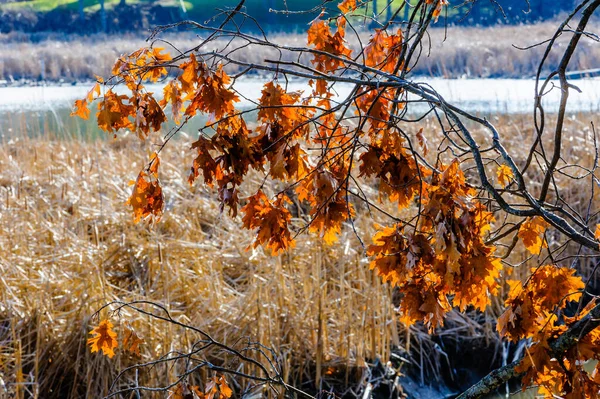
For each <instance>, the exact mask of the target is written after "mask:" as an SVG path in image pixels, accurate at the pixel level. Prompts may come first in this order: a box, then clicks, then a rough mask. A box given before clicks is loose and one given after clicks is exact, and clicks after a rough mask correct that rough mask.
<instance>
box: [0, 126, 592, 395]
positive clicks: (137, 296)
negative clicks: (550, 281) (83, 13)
mask: <svg viewBox="0 0 600 399" xmlns="http://www.w3.org/2000/svg"><path fill="white" fill-rule="evenodd" d="M595 118H596V119H595ZM590 120H595V122H596V124H597V123H598V121H597V117H596V116H589V115H576V116H573V117H571V118H569V120H568V126H567V130H566V132H567V134H566V135H567V136H568V137H569V139H568V140H569V145H568V146H567V147H566V151H565V154H564V161H565V162H569V163H575V164H579V165H589V164H590V162H592V161H593V157H594V153H593V140H592V138H591V130H590V128H589V121H590ZM525 121H526V119H524V118H523V117H522V116H518V115H513V116H502V117H499V118H498V119H496V120H494V121H493V122H494V123H495V124H496V125H497V126H498V127H499V131H500V134H501V136H502V137H503V138H505V139H506V142H507V147H508V149H509V151H513V153H514V154H517V156H516V161H517V162H518V163H519V162H523V159H521V158H519V156H520V155H518V154H519V153H518V152H514V151H515V149H517V148H525V147H526V146H528V145H529V144H530V143H531V140H532V138H533V131H532V128H531V126H529V125H528V124H527V123H526V122H525ZM425 131H433V130H432V129H427V128H426V130H425ZM477 134H478V135H479V134H480V133H477ZM436 140H439V137H438V138H437V139H436V137H431V140H430V145H431V147H432V148H433V147H435V146H436V145H437V143H436ZM152 142H156V140H150V143H146V144H141V143H139V142H138V140H137V139H136V138H133V137H131V136H127V137H121V138H119V139H117V140H115V141H102V140H98V141H92V142H89V141H87V142H84V141H80V140H76V139H74V140H70V141H64V140H50V139H44V138H36V139H27V138H24V139H16V138H13V139H11V140H10V141H6V142H4V143H2V146H0V378H1V381H0V397H2V395H5V396H9V397H17V398H23V397H44V398H54V397H56V398H69V397H99V396H101V395H103V394H105V393H106V392H107V390H108V388H109V386H110V384H111V382H112V381H113V380H114V379H115V377H116V374H117V371H118V370H122V369H123V368H124V367H126V366H129V365H131V364H133V363H135V362H138V361H148V360H151V359H156V358H158V357H159V356H162V355H164V354H165V353H167V352H169V351H172V350H184V351H185V350H189V348H190V345H191V342H192V341H193V337H191V336H190V335H189V334H186V333H184V332H183V331H181V330H179V329H177V328H175V327H173V326H169V325H167V324H161V323H157V322H154V321H152V320H150V319H148V318H146V317H141V316H140V315H138V314H133V313H132V312H130V311H123V312H121V313H120V314H119V315H112V316H111V320H112V321H113V322H114V323H115V325H116V329H117V330H118V331H119V332H121V333H122V331H123V328H124V327H125V326H126V325H127V324H128V323H129V324H130V325H131V326H133V327H134V328H135V330H136V331H137V332H138V333H139V335H140V336H141V337H142V338H143V339H144V341H145V344H144V345H143V346H142V357H141V359H140V358H136V357H132V356H130V355H128V354H123V353H122V352H121V351H120V349H119V351H118V354H117V356H116V357H115V358H114V359H107V358H105V357H103V356H101V355H98V354H91V353H90V351H89V348H88V347H87V345H86V339H87V337H88V336H89V335H88V333H89V331H90V330H91V327H92V326H93V325H95V324H96V323H97V320H91V319H90V317H91V315H92V314H93V313H94V312H95V311H96V310H98V309H99V308H100V307H101V306H102V305H104V304H106V303H108V302H110V301H112V300H124V301H129V300H148V301H153V302H157V303H160V304H163V305H165V306H166V307H167V308H168V309H169V311H170V312H171V314H172V315H173V317H174V318H175V319H177V320H179V321H182V322H184V323H189V324H191V325H193V326H195V327H199V328H202V329H204V330H206V331H207V332H209V333H210V334H211V335H212V336H213V337H214V338H216V339H218V340H221V341H223V342H225V343H228V344H234V345H236V344H237V343H239V342H243V340H244V339H250V340H252V341H257V342H260V343H262V344H264V345H266V346H269V347H272V348H273V349H274V350H275V351H276V353H277V355H278V357H279V358H278V360H279V361H280V363H281V364H282V365H283V374H284V376H285V378H286V379H287V381H288V382H290V383H293V384H296V385H298V386H304V387H308V386H311V385H314V384H315V380H316V379H317V377H318V376H322V377H323V378H324V383H323V385H322V387H324V388H325V389H326V388H327V387H328V385H327V383H328V382H330V383H333V382H335V381H334V380H337V382H340V381H341V382H342V384H345V385H346V386H356V385H357V384H360V383H361V382H364V378H366V377H367V373H366V371H365V370H366V369H365V368H364V366H365V365H366V362H367V361H370V360H372V359H374V358H381V359H385V360H387V359H389V358H390V350H391V348H401V351H406V352H405V353H407V355H406V356H407V357H409V358H410V359H411V361H412V365H413V368H414V369H416V370H417V373H418V374H420V377H421V379H425V378H426V376H427V375H428V374H429V375H437V376H440V370H443V369H446V370H447V369H448V368H449V366H450V362H452V367H453V368H455V370H456V368H458V370H459V373H458V374H457V375H456V376H454V377H452V378H458V377H460V378H462V377H461V375H462V376H464V375H465V372H464V371H460V370H464V368H466V369H468V368H469V367H471V365H470V364H467V365H465V364H463V363H461V362H462V359H463V357H465V359H467V355H466V353H467V352H468V350H467V349H464V348H468V347H470V346H472V347H473V348H480V347H487V348H496V350H497V352H498V357H496V358H495V359H493V360H490V361H493V362H496V363H495V364H498V362H499V361H500V352H501V350H502V346H501V342H500V341H499V340H498V339H497V336H496V334H495V327H494V320H495V318H496V317H497V316H498V315H499V313H500V312H501V310H502V300H501V299H500V298H494V300H493V303H492V306H491V307H490V310H489V311H488V312H486V313H485V314H483V315H482V314H476V313H468V314H466V315H459V314H457V313H452V314H450V316H449V318H448V320H447V328H446V329H445V330H439V331H438V336H437V338H434V339H432V338H431V337H429V336H428V335H427V334H426V331H425V330H423V329H422V328H421V327H419V326H415V327H414V328H411V329H410V332H408V331H407V330H406V329H405V328H404V327H403V326H401V325H399V324H398V321H397V314H396V312H395V310H394V305H393V303H394V302H395V298H393V290H392V289H391V288H390V287H389V286H388V285H385V284H382V283H381V281H380V279H379V278H378V277H377V276H376V275H375V273H374V272H372V271H370V270H368V267H367V260H366V258H365V257H364V254H363V250H362V248H361V246H360V244H359V242H358V241H357V239H356V237H355V235H354V233H353V231H352V229H351V228H346V229H344V231H343V233H342V235H341V236H340V240H339V242H338V244H336V245H333V246H330V247H327V246H325V245H324V244H322V243H321V241H320V239H319V238H318V237H315V236H309V235H301V236H299V237H298V239H297V246H296V248H295V249H293V250H292V251H290V253H288V254H284V255H281V256H278V257H272V256H270V255H269V254H265V253H264V252H263V251H262V250H261V249H257V250H249V251H247V250H246V248H247V247H248V246H249V245H250V244H251V234H250V233H249V232H247V231H244V230H241V229H240V221H239V220H232V219H231V218H230V217H228V216H227V215H223V214H221V213H220V211H219V206H218V203H217V200H216V195H215V193H214V192H212V191H210V190H209V189H207V188H205V187H202V186H201V185H195V186H193V187H190V186H189V185H188V184H187V181H186V179H187V176H186V173H187V170H188V165H190V164H191V159H192V158H191V154H190V152H189V151H188V150H187V148H189V146H188V145H187V143H185V139H182V140H181V141H179V142H174V143H171V144H170V146H169V147H168V148H167V151H165V152H164V153H163V155H162V157H161V159H162V161H161V165H162V166H161V178H162V183H163V187H164V189H165V191H166V192H165V195H166V199H167V204H166V212H165V215H164V217H163V219H162V220H161V221H160V222H159V223H157V224H156V225H155V226H149V225H147V224H144V223H141V224H134V223H133V221H132V217H131V213H130V211H129V209H128V208H127V206H126V205H125V202H126V200H127V197H128V195H129V192H130V187H129V185H128V181H129V180H130V179H135V177H136V175H137V172H138V171H139V170H140V169H141V167H142V166H143V163H144V162H146V161H147V159H148V157H147V152H148V151H149V150H151V149H152V148H154V147H153V145H152V144H151V143H152ZM545 145H546V146H547V148H550V147H548V146H550V145H551V142H548V143H545ZM522 155H523V156H524V153H522ZM489 167H490V170H494V168H495V165H494V164H493V163H491V164H490V166H489ZM575 172H576V171H575ZM467 173H471V172H467ZM538 180H539V179H538ZM535 181H536V179H535V178H533V177H532V186H531V187H533V190H534V191H535V187H536V184H538V183H536V182H535ZM256 184H260V181H258V179H257V181H256V182H250V185H256ZM557 184H558V185H560V186H561V187H564V189H565V190H567V189H568V192H567V193H566V195H567V196H568V198H570V199H571V200H572V201H570V204H571V205H572V206H573V207H574V209H576V210H578V211H583V210H585V208H586V207H587V200H588V199H589V195H590V192H591V191H590V190H591V187H590V185H589V180H587V179H581V180H576V181H575V182H573V181H570V180H568V179H566V177H564V176H563V177H561V178H560V179H559V180H558V181H557ZM266 189H267V190H269V189H270V188H269V187H267V188H266ZM363 189H364V190H366V191H367V193H368V194H369V195H373V196H375V195H376V194H375V192H372V191H369V187H368V186H364V187H363ZM594 201H595V202H594V203H596V202H597V201H598V196H597V195H595V196H594ZM389 210H390V211H393V208H392V207H390V208H389ZM357 215H358V216H357V218H356V221H355V226H356V228H357V230H358V231H359V233H361V235H362V236H363V237H369V236H370V234H372V232H373V229H374V226H373V223H374V222H384V221H385V219H380V218H379V216H377V215H376V214H375V213H373V214H370V213H369V212H367V210H366V209H365V208H364V207H362V208H361V207H359V208H358V209H357ZM509 221H510V220H509ZM296 222H297V225H298V226H300V225H302V223H301V222H300V220H296ZM548 238H549V239H550V240H552V239H553V237H552V236H549V237H548ZM508 244H510V243H504V244H502V243H499V244H498V251H499V253H500V254H503V253H504V251H505V249H506V248H507V246H508ZM571 249H572V248H571ZM571 249H568V250H565V251H564V252H563V253H562V255H561V256H567V255H568V254H569V251H571ZM575 250H576V249H575ZM571 252H573V251H571ZM528 259H529V260H530V262H533V263H528V264H527V265H523V262H525V261H526V260H528ZM506 260H507V261H508V262H509V263H510V264H512V265H514V266H515V268H514V272H513V274H512V276H510V278H520V277H521V278H523V277H525V276H526V275H527V270H528V269H529V267H530V266H531V265H533V264H536V263H537V262H538V261H539V262H543V261H544V259H543V256H542V258H540V259H539V260H538V259H536V258H533V259H532V258H531V256H530V255H529V254H528V253H527V252H526V251H525V250H524V249H523V248H522V246H521V244H518V245H517V247H516V249H515V250H514V251H513V252H512V253H511V255H510V257H509V258H507V259H506ZM569 262H570V260H569V259H567V260H566V261H565V262H563V263H562V264H563V265H565V266H566V265H567V264H569ZM586 262H587V260H586ZM593 263H594V262H593V259H591V258H590V260H589V264H586V263H585V262H583V263H582V264H580V265H579V267H580V268H581V269H582V272H583V274H584V276H586V277H587V276H589V274H590V272H591V270H592V268H593ZM586 273H587V274H586ZM101 317H102V318H104V317H108V314H107V312H103V313H102V314H101ZM121 337H122V336H121ZM465 341H469V342H472V343H473V344H472V345H470V346H463V347H461V345H463V344H464V342H465ZM120 343H121V342H120ZM438 343H442V346H441V347H440V346H439V345H438ZM453 345H455V346H454V347H453ZM454 350H455V351H456V353H453V352H452V351H454ZM474 350H475V349H474ZM206 356H207V358H208V359H211V360H212V361H215V362H219V361H221V362H222V361H226V357H225V356H223V354H222V353H218V352H214V351H212V352H209V353H207V354H206ZM469 356H472V359H475V360H476V361H477V362H484V360H482V359H483V358H485V356H483V355H482V353H481V351H479V352H475V353H473V354H471V355H469ZM448 357H449V360H448ZM508 360H509V361H510V359H508ZM447 366H448V367H447ZM461 367H462V368H461ZM481 367H486V364H483V365H482V366H481ZM340 370H341V371H342V372H341V374H340V373H339V371H340ZM180 371H181V370H180V369H178V368H177V367H174V368H167V367H163V368H161V367H156V368H153V369H150V370H147V371H146V372H143V373H140V374H139V375H138V376H135V375H126V376H125V379H124V382H127V381H129V382H131V380H132V379H134V378H138V381H139V382H140V384H145V385H167V384H169V383H171V382H173V381H174V380H175V379H176V378H177V374H178V372H180ZM461 373H462V374H461ZM440 378H441V377H440ZM328 379H329V380H328ZM431 381H433V380H430V382H431ZM303 384H304V385H303ZM433 384H434V385H435V384H437V381H435V382H433ZM163 396H164V395H163Z"/></svg>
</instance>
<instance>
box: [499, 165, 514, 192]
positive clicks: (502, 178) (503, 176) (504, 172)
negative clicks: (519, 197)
mask: <svg viewBox="0 0 600 399" xmlns="http://www.w3.org/2000/svg"><path fill="white" fill-rule="evenodd" d="M496 175H497V176H498V183H500V184H501V185H502V186H503V187H505V186H507V185H508V184H509V183H510V181H511V180H512V179H514V178H515V174H514V173H513V171H512V169H511V168H510V167H508V166H507V165H500V166H498V169H497V170H496Z"/></svg>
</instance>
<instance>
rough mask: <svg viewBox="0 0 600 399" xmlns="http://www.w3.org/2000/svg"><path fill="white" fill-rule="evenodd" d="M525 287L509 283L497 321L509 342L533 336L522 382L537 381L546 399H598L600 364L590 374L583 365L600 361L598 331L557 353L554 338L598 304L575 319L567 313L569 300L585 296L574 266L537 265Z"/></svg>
mask: <svg viewBox="0 0 600 399" xmlns="http://www.w3.org/2000/svg"><path fill="white" fill-rule="evenodd" d="M531 272H532V274H531V276H530V278H529V279H528V281H527V282H526V284H525V285H524V286H523V285H522V284H521V282H520V281H513V280H510V281H508V284H509V287H510V292H509V295H508V298H507V299H506V303H505V305H506V307H507V309H506V310H505V312H504V313H503V314H502V316H500V318H499V319H498V325H497V328H498V331H499V332H500V334H501V335H502V336H505V337H506V338H508V339H509V340H511V341H515V342H516V341H519V340H521V339H524V338H529V339H531V340H532V342H533V344H532V345H531V346H530V347H529V348H528V349H527V354H526V356H525V357H524V359H523V360H522V361H521V364H520V365H519V366H518V367H517V371H518V372H522V373H525V376H524V377H523V386H524V387H527V386H530V385H532V384H535V385H538V390H539V393H540V394H541V395H544V397H546V398H555V397H563V398H571V399H572V398H584V397H585V398H597V397H599V395H598V392H599V390H600V376H599V375H598V373H599V372H600V368H598V367H596V369H595V370H594V371H593V372H592V373H588V372H587V371H586V370H585V369H584V367H583V365H584V364H585V362H587V361H589V360H600V332H599V331H598V330H594V331H592V332H591V333H590V334H588V335H586V336H584V337H581V338H580V339H579V340H578V342H577V344H576V345H575V346H573V347H572V348H570V349H569V350H567V351H566V352H565V353H553V352H552V350H551V347H550V342H552V340H554V339H556V338H558V337H559V336H560V335H561V334H563V333H564V332H565V331H567V330H568V329H569V327H570V326H572V325H573V324H575V323H576V322H577V321H579V320H581V318H583V317H585V316H586V315H587V314H588V313H589V312H590V311H591V310H592V308H593V307H594V306H596V305H597V304H596V303H595V302H594V301H592V302H590V303H589V304H588V306H586V307H585V308H584V309H582V310H581V311H580V312H579V313H577V314H576V315H575V316H573V317H568V316H567V315H566V314H565V308H566V306H567V304H568V303H569V302H571V301H577V300H579V299H580V298H581V291H582V289H583V288H584V286H585V285H584V283H583V281H582V280H581V278H580V277H578V276H575V275H574V274H575V270H573V269H569V268H561V267H558V266H555V265H546V266H542V267H539V268H533V269H532V270H531Z"/></svg>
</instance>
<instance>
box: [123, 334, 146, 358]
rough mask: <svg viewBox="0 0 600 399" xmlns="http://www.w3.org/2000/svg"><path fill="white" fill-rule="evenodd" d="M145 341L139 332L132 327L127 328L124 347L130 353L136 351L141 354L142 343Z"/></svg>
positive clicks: (135, 352)
mask: <svg viewBox="0 0 600 399" xmlns="http://www.w3.org/2000/svg"><path fill="white" fill-rule="evenodd" d="M143 342H144V340H143V339H141V338H140V337H139V336H138V335H137V333H136V332H135V331H134V330H133V329H131V328H126V329H125V338H123V348H125V349H126V350H128V351H129V352H130V353H134V354H136V355H138V356H140V344H142V343H143Z"/></svg>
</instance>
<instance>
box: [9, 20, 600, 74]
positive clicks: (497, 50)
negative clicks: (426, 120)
mask: <svg viewBox="0 0 600 399" xmlns="http://www.w3.org/2000/svg"><path fill="white" fill-rule="evenodd" d="M556 26H557V23H556V22H544V23H539V24H535V25H519V26H494V27H487V28H483V27H449V28H448V30H447V31H446V30H445V29H443V28H435V29H432V30H431V32H430V35H431V36H430V40H431V42H430V43H431V45H430V48H429V49H424V51H423V54H422V55H421V57H420V60H419V64H418V65H417V66H416V67H415V68H414V69H413V72H414V73H415V74H416V75H433V76H444V77H500V76H502V77H513V78H525V77H531V76H533V75H534V74H535V71H536V68H537V64H538V62H539V61H540V59H541V55H542V53H543V50H544V48H543V46H539V47H535V48H533V49H530V50H527V51H523V50H519V49H517V48H515V47H513V45H515V46H521V47H525V46H529V45H533V44H536V43H538V42H541V41H543V40H546V39H547V38H549V37H550V36H551V35H552V33H553V32H554V30H555V28H556ZM365 35H366V34H365ZM567 36H568V35H565V38H564V40H567V38H566V37H567ZM474 38H476V40H474ZM165 39H166V40H168V41H169V42H170V43H172V44H174V45H175V46H176V47H177V48H179V49H186V48H192V47H194V46H195V45H197V43H198V39H197V38H196V37H195V36H194V35H192V34H190V33H189V32H187V33H186V32H182V33H179V34H174V33H170V34H168V35H167V36H166V37H165ZM348 40H349V42H350V46H351V47H354V48H355V49H356V47H357V43H356V41H355V40H353V39H352V37H351V36H349V37H348ZM362 40H363V42H365V43H366V41H365V40H366V37H363V38H362ZM562 40H563V39H560V40H559V41H562ZM274 41H275V42H277V43H282V44H287V45H291V46H304V45H306V38H305V36H303V35H300V34H280V35H279V36H276V37H275V38H274ZM592 43H593V42H592V41H591V40H590V39H587V38H584V39H582V43H581V45H580V48H579V49H578V50H577V52H576V53H575V55H574V57H573V59H572V61H571V67H572V69H573V70H581V69H590V68H598V67H600V48H599V47H598V46H593V45H592ZM219 44H221V45H222V44H223V42H220V43H219V42H217V43H215V45H219ZM144 45H147V43H145V41H144V38H143V37H141V36H139V35H133V34H130V35H119V36H107V35H94V36H86V37H82V36H65V35H56V34H48V35H47V37H46V36H44V35H43V34H37V35H31V36H30V35H24V34H18V33H13V34H5V35H2V34H0V79H5V80H8V81H13V80H14V81H18V80H20V79H26V80H51V81H59V80H61V79H62V80H64V81H66V82H72V81H77V80H89V79H94V77H95V76H96V75H100V76H108V75H109V72H110V69H111V67H112V65H113V63H114V61H115V59H116V58H117V57H118V56H119V55H120V54H124V53H128V52H131V51H133V50H135V49H137V48H140V47H142V46H144ZM158 45H161V44H158ZM557 48H559V49H560V47H557ZM205 50H210V49H205ZM269 51H271V52H272V53H269ZM236 55H237V57H239V58H240V59H242V60H245V61H247V62H251V63H261V62H262V61H263V60H264V59H265V58H269V57H271V58H272V57H274V56H277V55H278V53H276V52H275V50H273V49H270V50H264V52H261V51H256V49H255V48H251V47H249V48H247V49H241V50H240V51H237V52H236ZM560 55H561V54H560V52H558V51H554V52H551V53H550V56H549V58H548V62H547V65H548V67H549V68H550V67H552V66H556V65H557V62H558V59H559V57H560Z"/></svg>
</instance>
